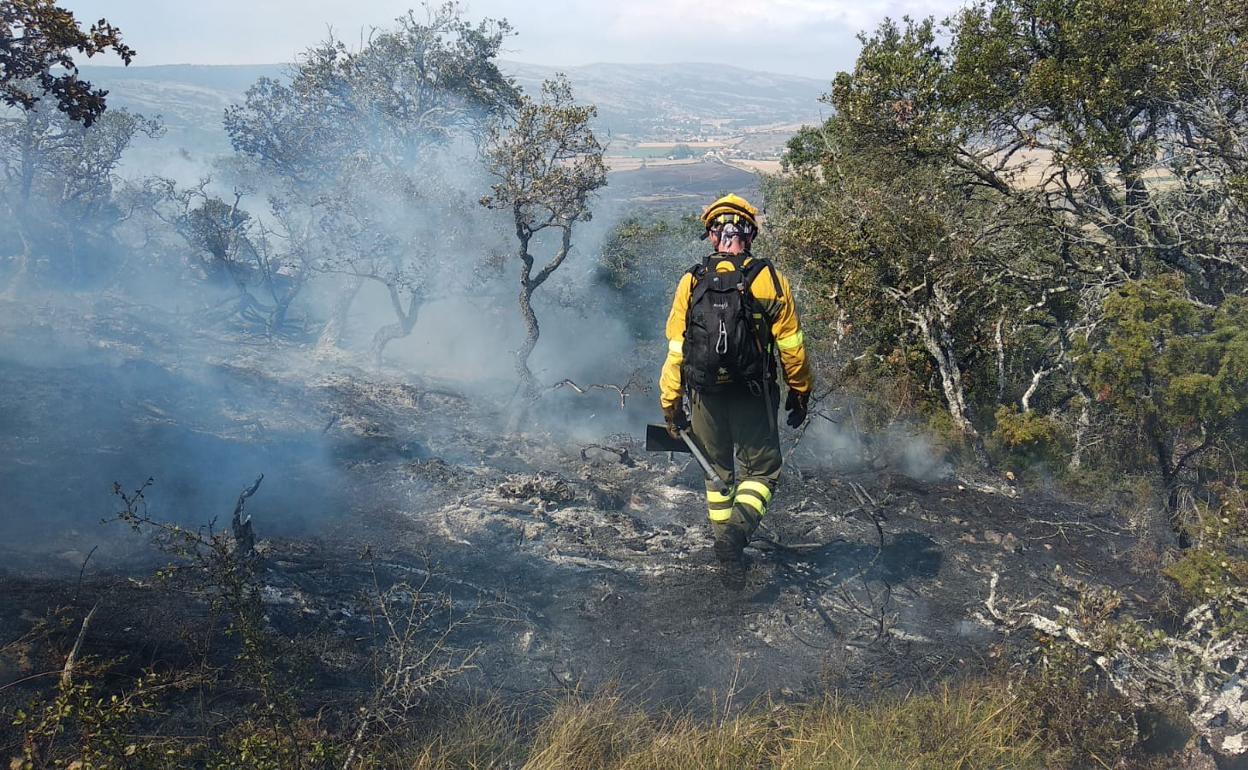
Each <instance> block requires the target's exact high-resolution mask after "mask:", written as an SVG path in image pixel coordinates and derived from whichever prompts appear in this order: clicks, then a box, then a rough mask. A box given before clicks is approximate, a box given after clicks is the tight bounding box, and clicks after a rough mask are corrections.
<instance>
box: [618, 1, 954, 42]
mask: <svg viewBox="0 0 1248 770" xmlns="http://www.w3.org/2000/svg"><path fill="white" fill-rule="evenodd" d="M963 4H964V3H963V2H961V0H936V1H935V2H920V1H919V0H763V1H762V2H759V1H758V0H717V2H714V3H707V2H704V1H702V0H697V1H695V0H630V2H628V3H623V4H620V5H618V6H616V7H615V8H614V19H613V20H612V24H611V28H612V31H613V32H614V33H616V34H620V33H630V32H631V33H633V34H636V33H637V32H638V31H639V30H642V29H644V30H660V31H661V32H660V33H661V34H675V33H676V32H677V29H678V28H681V27H686V28H688V29H690V30H697V31H699V32H700V33H702V34H705V35H707V36H712V37H713V36H714V35H715V34H716V31H717V30H720V31H727V32H735V33H750V32H755V33H757V32H759V31H760V30H774V31H780V30H783V31H792V32H795V33H797V34H799V35H800V34H801V31H802V30H803V29H805V28H809V27H811V26H818V25H825V24H827V25H835V26H838V27H847V28H849V31H850V32H854V33H856V32H858V31H860V30H864V29H870V28H872V27H874V26H875V25H876V24H878V23H879V22H880V20H882V19H883V18H884V17H885V16H891V17H893V18H900V17H901V16H905V15H910V16H914V17H924V16H936V17H937V18H943V17H944V16H946V15H948V14H950V13H951V12H953V11H955V10H957V9H958V8H960V7H961V6H962V5H963ZM741 42H743V43H747V44H748V39H747V40H744V41H741Z"/></svg>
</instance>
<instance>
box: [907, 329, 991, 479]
mask: <svg viewBox="0 0 1248 770" xmlns="http://www.w3.org/2000/svg"><path fill="white" fill-rule="evenodd" d="M915 320H916V322H917V324H918V327H919V331H920V332H921V336H922V338H923V346H924V347H925V348H927V352H928V353H929V354H930V355H931V356H932V358H934V359H936V368H937V370H938V371H939V372H940V384H941V389H942V391H943V392H944V395H945V406H946V408H947V409H948V411H949V416H950V417H951V418H953V424H954V426H956V427H957V429H958V430H959V431H960V432H961V433H962V435H963V437H965V439H966V441H967V442H968V443H969V444H970V446H971V450H972V451H973V452H974V453H975V459H976V460H977V461H978V462H979V464H980V465H982V466H983V467H985V468H990V467H992V463H991V462H990V461H989V459H988V451H987V450H986V449H985V448H984V441H983V438H982V437H981V436H980V435H979V431H978V430H976V429H975V425H974V424H973V423H972V422H971V419H970V417H969V416H968V414H967V411H968V410H967V408H966V392H965V388H964V387H963V385H962V369H961V367H960V366H959V365H958V357H957V352H956V350H955V349H954V345H953V339H952V338H950V336H949V334H948V332H946V331H944V330H943V329H942V330H940V331H939V332H938V331H937V330H936V329H934V328H932V321H931V319H930V318H928V317H927V316H926V315H924V314H923V313H922V312H920V313H917V314H916V319H915Z"/></svg>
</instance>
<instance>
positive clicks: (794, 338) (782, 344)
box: [776, 329, 806, 350]
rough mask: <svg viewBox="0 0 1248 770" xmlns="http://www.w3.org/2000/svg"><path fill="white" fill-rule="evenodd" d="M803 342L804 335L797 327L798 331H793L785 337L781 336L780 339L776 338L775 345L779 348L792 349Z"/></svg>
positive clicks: (804, 341)
mask: <svg viewBox="0 0 1248 770" xmlns="http://www.w3.org/2000/svg"><path fill="white" fill-rule="evenodd" d="M805 343H806V335H804V334H802V332H801V330H800V329H799V330H798V331H796V332H794V333H793V334H790V335H789V336H787V337H781V338H780V339H778V340H776V347H778V348H780V349H781V350H793V349H794V348H800V347H801V346H802V345H803V344H805Z"/></svg>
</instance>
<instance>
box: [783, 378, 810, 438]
mask: <svg viewBox="0 0 1248 770" xmlns="http://www.w3.org/2000/svg"><path fill="white" fill-rule="evenodd" d="M809 404H810V393H809V392H807V393H798V392H797V391H796V390H793V389H792V388H790V389H789V397H788V398H786V399H785V400H784V411H786V412H788V413H789V419H788V423H789V427H790V428H796V427H797V426H799V425H801V424H802V423H803V422H806V407H807V406H808V405H809Z"/></svg>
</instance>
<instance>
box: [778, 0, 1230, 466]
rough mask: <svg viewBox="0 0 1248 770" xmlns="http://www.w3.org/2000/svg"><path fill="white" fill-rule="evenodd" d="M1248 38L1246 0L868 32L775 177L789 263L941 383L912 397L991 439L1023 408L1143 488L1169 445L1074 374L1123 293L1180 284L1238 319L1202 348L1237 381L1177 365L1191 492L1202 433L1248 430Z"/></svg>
mask: <svg viewBox="0 0 1248 770" xmlns="http://www.w3.org/2000/svg"><path fill="white" fill-rule="evenodd" d="M1246 32H1248V19H1246V14H1245V12H1244V11H1243V9H1242V8H1240V7H1239V6H1238V5H1236V4H1233V3H1229V2H1227V1H1226V0H1202V2H1195V3H1189V2H1181V1H1180V0H1128V2H1123V3H1118V2H1108V0H1041V1H1040V2H1021V0H988V1H986V2H980V3H978V4H976V5H974V6H972V7H970V8H967V9H965V10H964V11H962V12H961V13H959V14H958V15H956V16H955V17H954V18H953V19H951V20H950V21H949V22H948V23H947V27H946V28H945V29H944V30H943V31H942V30H938V28H937V26H936V25H935V23H934V22H933V21H931V20H924V21H913V20H910V19H905V20H903V21H902V22H894V21H886V22H884V23H883V24H881V25H880V26H879V27H878V28H877V29H876V30H875V31H874V32H872V33H871V34H869V35H864V36H863V38H862V40H863V49H862V52H861V55H860V56H859V58H858V60H857V62H856V63H855V67H854V69H853V71H852V72H848V73H843V74H841V75H839V76H838V77H837V79H836V81H835V83H834V85H833V88H832V91H831V93H830V94H829V95H828V96H827V97H825V100H826V101H828V102H829V103H830V104H831V105H832V106H833V107H834V109H835V114H834V115H833V117H832V118H830V119H828V120H827V121H825V122H824V124H823V125H821V126H815V127H807V128H804V129H802V130H801V131H800V132H799V133H798V134H797V135H796V136H795V137H794V138H793V139H792V140H791V141H790V143H789V153H788V156H787V159H786V163H787V167H788V170H789V173H788V174H787V175H784V176H781V177H777V178H773V179H771V180H769V183H768V189H767V202H768V212H769V219H770V221H771V223H772V225H773V230H774V231H777V232H778V235H779V242H780V252H781V257H782V259H784V260H786V261H789V262H792V263H795V264H796V266H797V267H798V268H799V270H798V272H801V273H803V286H804V287H805V288H806V289H807V290H808V293H809V294H813V295H814V297H813V298H812V300H811V301H810V303H809V304H811V305H812V306H813V307H814V308H816V312H815V319H816V321H818V320H819V319H820V318H829V319H832V320H833V328H834V329H835V330H836V332H837V334H838V335H839V336H841V337H843V336H844V335H845V331H844V330H846V329H849V328H852V329H853V334H854V336H855V337H857V338H859V339H857V340H856V341H854V342H852V343H851V345H852V347H853V348H854V349H856V350H857V351H859V352H860V353H861V354H865V355H874V356H876V357H883V356H887V355H889V352H890V351H891V350H893V349H894V348H895V347H898V344H897V342H896V340H898V339H900V340H902V341H903V344H904V346H905V347H917V348H919V349H921V350H923V351H924V353H925V354H926V355H927V356H928V357H929V362H930V364H931V371H932V375H935V376H928V377H923V376H922V373H921V372H919V371H914V375H916V376H915V380H914V384H915V385H916V386H917V387H919V388H921V389H924V390H926V391H927V392H928V393H929V394H930V395H931V396H937V397H939V398H940V399H941V400H942V401H943V402H944V404H945V407H946V409H947V411H948V412H949V415H950V418H951V419H952V420H953V422H954V424H955V425H956V426H957V428H958V430H959V431H960V432H961V433H963V434H964V435H965V436H966V437H968V439H971V440H972V441H973V440H974V439H975V437H976V435H977V433H978V431H980V430H982V429H983V428H984V427H986V426H988V425H991V424H992V422H991V419H990V418H991V416H992V415H993V414H994V413H999V410H1000V409H1001V408H1003V407H1008V408H1010V409H1014V408H1015V407H1014V404H1015V403H1017V404H1018V405H1019V406H1021V407H1022V408H1021V412H1022V413H1030V412H1033V411H1034V412H1039V413H1041V414H1044V415H1046V416H1047V417H1048V418H1050V419H1051V420H1052V421H1053V423H1054V424H1053V426H1052V430H1051V431H1049V432H1050V433H1054V432H1058V433H1064V434H1065V435H1066V436H1068V437H1069V441H1062V442H1055V441H1053V440H1052V439H1053V438H1054V437H1055V435H1056V434H1055V435H1054V436H1050V437H1049V438H1047V439H1046V440H1045V442H1044V443H1045V444H1046V446H1048V447H1050V448H1051V449H1052V450H1053V451H1054V453H1055V456H1054V457H1053V458H1052V459H1054V460H1060V459H1061V457H1060V455H1062V454H1066V453H1067V452H1069V453H1070V462H1071V467H1072V469H1073V468H1075V467H1076V466H1086V465H1087V464H1088V463H1089V462H1092V463H1096V462H1104V463H1106V464H1107V465H1109V466H1114V465H1116V464H1118V462H1119V459H1120V458H1126V459H1127V462H1125V463H1123V464H1121V465H1120V466H1119V467H1120V468H1121V469H1122V470H1128V471H1130V470H1134V469H1136V468H1138V467H1139V464H1138V462H1136V459H1137V457H1138V455H1139V452H1138V451H1132V442H1134V445H1135V446H1136V447H1138V446H1139V445H1140V444H1141V443H1144V444H1148V445H1149V446H1148V447H1147V449H1148V451H1150V452H1153V453H1154V454H1156V452H1155V451H1154V448H1153V447H1152V446H1151V444H1155V443H1156V442H1151V440H1150V441H1146V442H1139V441H1138V440H1134V439H1133V437H1132V435H1131V433H1132V431H1131V430H1130V428H1131V424H1132V423H1133V422H1137V421H1138V420H1139V419H1140V412H1139V410H1138V409H1136V408H1135V406H1133V405H1131V404H1130V403H1128V401H1127V400H1115V401H1113V402H1112V403H1111V402H1109V401H1106V400H1104V399H1102V400H1100V401H1096V400H1095V399H1096V398H1097V394H1096V392H1095V391H1096V388H1095V387H1093V386H1092V385H1091V384H1090V383H1089V382H1088V381H1087V373H1088V371H1089V370H1088V369H1087V368H1084V367H1083V365H1082V364H1081V365H1076V359H1079V358H1081V357H1086V354H1087V352H1088V351H1090V350H1097V349H1100V346H1101V345H1102V343H1103V342H1104V341H1105V335H1104V328H1105V327H1104V326H1102V325H1101V319H1102V316H1103V314H1105V313H1107V312H1113V311H1114V310H1115V308H1114V304H1113V303H1112V302H1111V303H1105V302H1103V300H1104V298H1105V296H1106V295H1107V294H1112V293H1113V292H1114V290H1115V289H1116V288H1117V287H1119V286H1121V285H1123V284H1125V283H1127V282H1130V281H1138V280H1154V279H1159V278H1163V277H1164V276H1167V275H1176V276H1179V277H1180V278H1181V285H1182V290H1181V291H1180V293H1181V294H1184V295H1185V296H1186V297H1187V298H1188V299H1194V300H1197V301H1198V302H1197V303H1196V304H1199V305H1204V306H1205V307H1206V308H1209V309H1211V310H1210V312H1211V314H1212V316H1225V317H1226V319H1227V320H1226V321H1225V322H1223V325H1222V332H1221V334H1222V336H1223V337H1225V338H1226V339H1225V340H1224V342H1217V343H1215V342H1214V340H1213V337H1212V336H1210V335H1212V334H1213V332H1212V324H1213V321H1212V320H1211V318H1205V316H1206V315H1209V314H1203V315H1202V319H1203V320H1202V323H1204V324H1205V329H1204V332H1202V334H1203V335H1204V338H1205V343H1208V344H1206V345H1205V347H1204V348H1203V353H1201V354H1203V355H1204V356H1206V357H1213V358H1217V359H1218V360H1219V361H1220V363H1219V364H1218V365H1217V366H1214V365H1210V366H1204V365H1200V364H1193V365H1192V368H1190V370H1189V372H1188V373H1187V374H1186V375H1184V376H1179V375H1178V374H1177V370H1176V375H1175V377H1174V378H1173V381H1172V382H1168V383H1167V387H1166V390H1167V396H1166V399H1164V400H1159V402H1158V409H1166V410H1172V411H1174V410H1177V412H1179V413H1181V414H1182V416H1178V415H1176V416H1175V419H1174V420H1173V421H1172V422H1173V423H1174V424H1173V425H1168V426H1163V428H1165V429H1162V428H1159V429H1158V430H1157V431H1155V433H1158V434H1165V433H1166V430H1170V434H1173V432H1174V431H1175V430H1177V431H1178V432H1179V433H1180V434H1183V435H1180V437H1179V439H1178V441H1177V445H1176V446H1171V447H1169V449H1168V450H1167V451H1172V452H1175V451H1177V452H1178V454H1177V455H1174V456H1173V457H1171V458H1169V467H1170V469H1169V471H1167V472H1166V474H1167V475H1166V478H1165V480H1164V482H1163V483H1164V485H1165V486H1166V487H1167V488H1168V490H1172V489H1173V488H1174V485H1175V484H1176V483H1177V479H1178V477H1179V476H1180V475H1183V474H1184V473H1185V472H1187V475H1188V476H1190V471H1191V469H1192V463H1195V462H1197V461H1199V462H1200V463H1201V464H1202V465H1208V460H1207V459H1206V458H1205V457H1204V456H1201V453H1203V452H1205V451H1206V450H1207V449H1208V448H1209V447H1205V448H1203V449H1200V450H1199V451H1198V452H1197V453H1196V454H1195V455H1187V454H1186V453H1187V452H1189V451H1190V450H1192V449H1194V448H1195V447H1198V446H1202V444H1203V440H1204V439H1205V438H1206V437H1211V436H1212V435H1213V433H1216V432H1217V430H1218V429H1217V428H1215V427H1214V426H1213V424H1212V423H1210V422H1209V419H1205V426H1204V427H1203V428H1202V426H1201V425H1200V420H1201V419H1202V418H1212V417H1213V416H1214V415H1215V414H1216V415H1217V419H1218V420H1221V421H1222V422H1221V424H1222V425H1223V427H1228V426H1229V424H1230V423H1232V422H1234V421H1235V420H1238V419H1240V418H1239V417H1235V416H1232V415H1234V414H1238V412H1239V411H1240V410H1239V406H1238V404H1237V403H1236V402H1235V399H1234V398H1230V399H1229V400H1228V394H1230V393H1233V392H1236V391H1234V388H1235V387H1236V384H1235V380H1236V378H1237V377H1238V376H1239V375H1238V374H1237V373H1236V370H1237V369H1239V368H1240V364H1238V363H1237V355H1238V354H1235V353H1231V352H1230V348H1234V347H1236V346H1237V345H1238V344H1239V343H1237V342H1233V341H1231V339H1230V338H1231V337H1233V336H1234V332H1233V331H1232V328H1233V327H1234V326H1235V325H1236V324H1240V323H1242V318H1241V316H1242V310H1240V309H1239V302H1240V299H1239V297H1240V295H1242V292H1243V288H1244V286H1245V276H1246V275H1248V250H1246V249H1245V247H1244V244H1245V243H1248V210H1246V209H1245V207H1244V205H1243V201H1242V200H1241V198H1242V196H1241V195H1240V194H1239V193H1238V192H1237V191H1239V190H1240V188H1241V187H1242V185H1241V181H1242V177H1243V173H1244V168H1243V163H1242V157H1243V151H1242V149H1243V148H1244V147H1245V146H1248V123H1246V122H1245V117H1246V116H1248V109H1246V107H1248V74H1246V73H1248V67H1245V66H1244V65H1245V64H1248V56H1246V54H1245V50H1244V46H1243V45H1242V40H1243V39H1244V34H1245V33H1246ZM946 41H947V42H946ZM1175 291H1179V289H1178V288H1176V289H1175ZM1231 319H1240V320H1231ZM1178 320H1179V321H1182V319H1178ZM840 342H844V340H843V339H842V340H840ZM1085 343H1086V344H1085ZM1209 344H1213V345H1214V346H1215V347H1216V346H1217V345H1223V347H1224V348H1226V350H1225V353H1218V352H1216V351H1212V350H1210V349H1209V347H1208V345H1209ZM1136 353H1137V354H1145V353H1146V351H1143V350H1138V351H1136ZM1185 355H1186V354H1185ZM1191 355H1194V356H1197V357H1199V354H1198V353H1196V352H1195V351H1193V352H1192V353H1191ZM1103 363H1104V364H1105V366H1106V367H1108V366H1111V365H1112V356H1110V357H1107V358H1106V359H1104V360H1103ZM1188 363H1192V362H1188ZM1105 373H1106V374H1107V375H1108V374H1109V371H1108V369H1106V372H1105ZM1241 391H1242V388H1241ZM1163 401H1164V403H1163ZM1154 411H1156V410H1154ZM1004 422H1010V420H1009V419H1008V418H1007V419H1006V420H1005V421H1004ZM1024 427H1025V428H1026V430H1025V431H1024V432H1028V433H1029V432H1031V431H1032V429H1035V428H1038V427H1039V426H1038V425H1028V426H1018V425H1013V424H1009V425H1003V426H1002V427H1001V430H1002V433H1001V434H1000V435H998V436H996V437H995V438H994V439H993V440H994V441H998V442H999V443H1000V445H1002V446H1003V447H1007V448H1008V445H1010V444H1011V442H1017V441H1022V443H1023V444H1029V445H1031V449H1029V450H1027V451H1033V450H1035V449H1037V448H1038V446H1039V444H1038V443H1037V442H1035V441H1032V440H1030V439H1026V440H1024V437H1022V436H1020V435H1016V434H1017V432H1018V429H1022V428H1024ZM1228 429H1229V427H1228ZM1046 430H1047V428H1046ZM1170 434H1167V435H1170ZM1223 435H1229V434H1223ZM1192 437H1195V443H1194V444H1191V443H1189V442H1188V441H1187V439H1190V438H1192ZM1217 440H1218V439H1217V438H1214V439H1213V441H1215V442H1216V441H1217ZM1166 441H1168V442H1169V443H1170V444H1175V443H1176V442H1175V441H1174V440H1171V439H1169V438H1168V439H1166ZM1093 446H1096V447H1101V449H1098V450H1096V451H1095V456H1092V455H1093V454H1094V453H1093V452H1092V451H1090V450H1089V447H1093ZM1228 446H1229V447H1233V446H1234V443H1231V444H1228ZM1020 448H1021V445H1020V446H1016V447H1015V449H1016V450H1017V449H1020ZM1046 451H1048V450H1046ZM1163 464H1164V463H1163Z"/></svg>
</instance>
